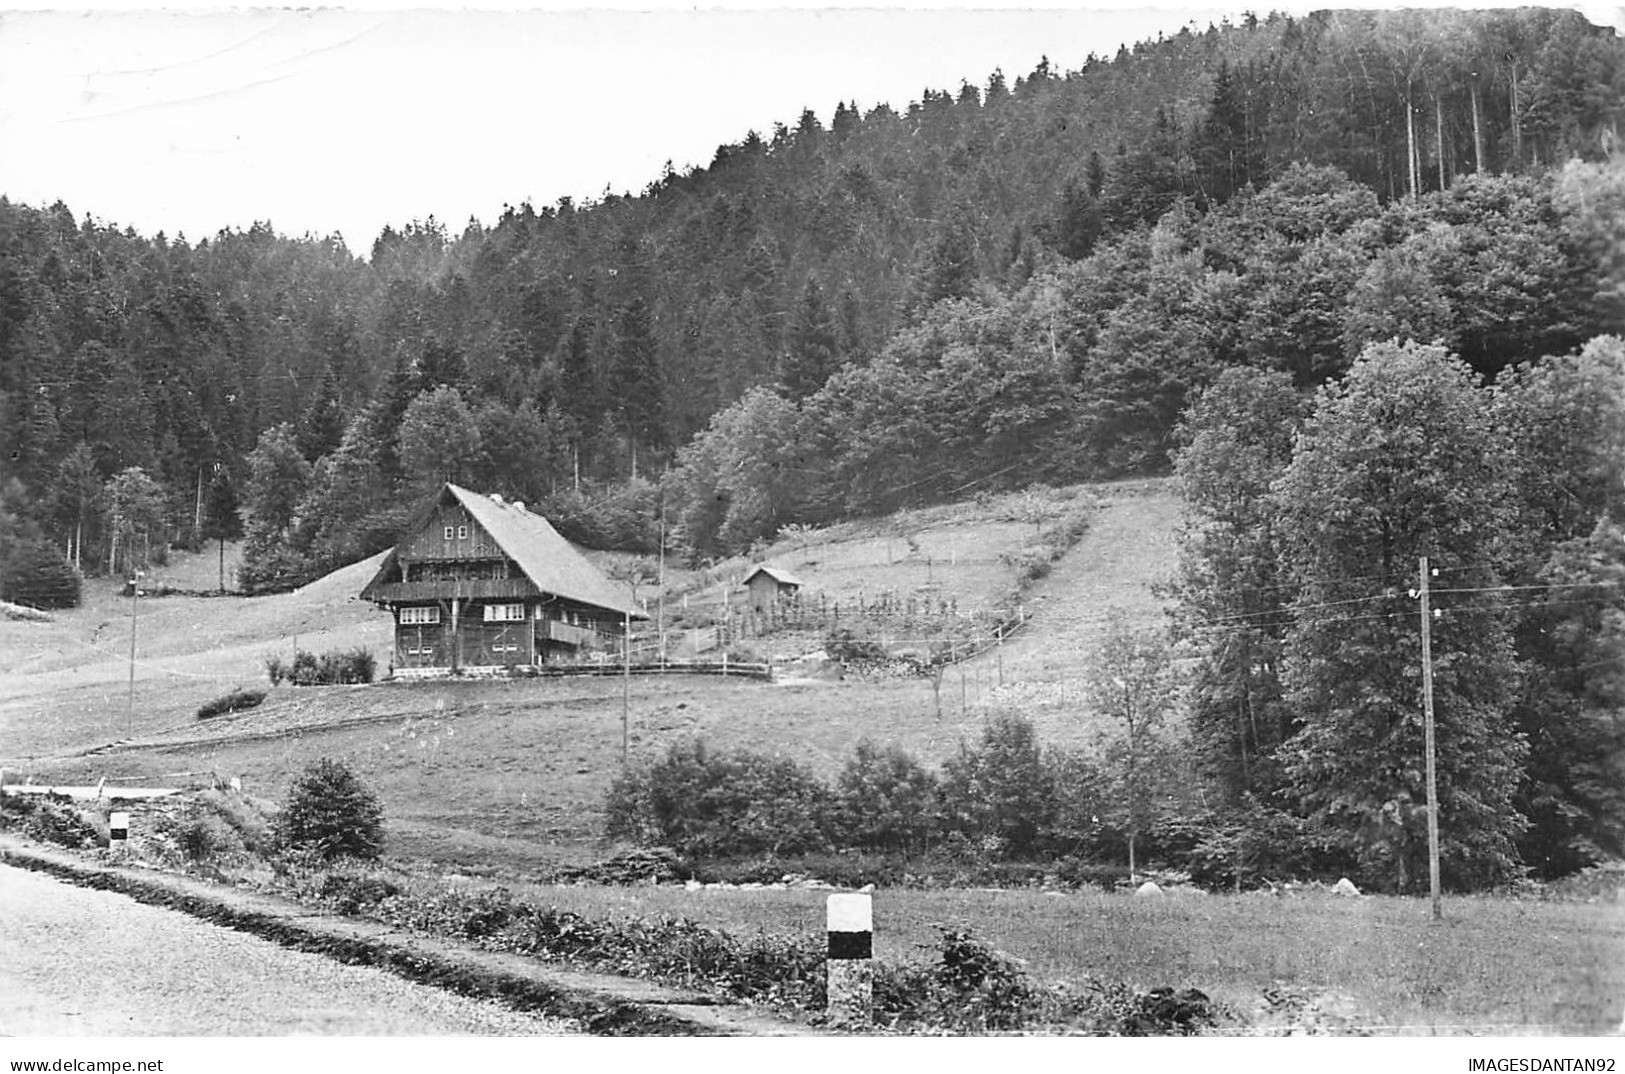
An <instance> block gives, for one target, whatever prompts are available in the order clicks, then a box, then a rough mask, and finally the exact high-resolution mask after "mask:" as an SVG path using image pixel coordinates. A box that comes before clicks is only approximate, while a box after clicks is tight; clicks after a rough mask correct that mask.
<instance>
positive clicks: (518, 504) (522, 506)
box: [513, 500, 529, 514]
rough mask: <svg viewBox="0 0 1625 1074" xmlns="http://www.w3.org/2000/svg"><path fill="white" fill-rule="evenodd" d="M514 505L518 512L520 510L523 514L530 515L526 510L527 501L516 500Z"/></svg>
mask: <svg viewBox="0 0 1625 1074" xmlns="http://www.w3.org/2000/svg"><path fill="white" fill-rule="evenodd" d="M513 505H514V508H515V509H516V510H518V511H519V512H520V513H521V514H528V513H529V512H527V511H526V510H525V501H524V500H515V501H514V502H513Z"/></svg>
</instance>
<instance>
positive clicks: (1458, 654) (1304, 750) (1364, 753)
mask: <svg viewBox="0 0 1625 1074" xmlns="http://www.w3.org/2000/svg"><path fill="white" fill-rule="evenodd" d="M1506 492H1507V489H1506V481H1505V474H1504V471H1503V468H1501V467H1500V466H1498V453H1497V451H1496V444H1495V438H1494V434H1493V428H1492V425H1491V421H1490V416H1489V412H1488V407H1487V405H1486V399H1485V396H1484V394H1483V393H1482V392H1481V391H1480V390H1479V388H1478V386H1477V384H1476V378H1475V376H1474V375H1473V373H1472V372H1471V371H1470V370H1469V369H1468V368H1466V366H1465V365H1464V364H1463V363H1462V362H1461V361H1460V360H1459V359H1457V358H1455V357H1453V356H1451V355H1450V354H1448V353H1447V352H1446V351H1445V350H1444V349H1443V348H1440V347H1431V346H1421V345H1417V344H1403V345H1401V344H1396V343H1387V344H1377V345H1374V346H1371V347H1369V348H1367V349H1366V350H1365V352H1364V353H1362V354H1361V355H1360V357H1359V359H1358V360H1357V361H1356V362H1355V363H1354V366H1353V367H1352V368H1351V369H1350V371H1349V373H1348V375H1347V376H1346V377H1344V378H1343V379H1342V380H1341V381H1339V382H1337V383H1334V384H1330V385H1327V386H1326V387H1325V388H1323V389H1322V390H1321V391H1320V392H1319V393H1318V394H1317V396H1316V400H1315V410H1314V413H1313V414H1312V416H1311V417H1310V418H1309V420H1308V423H1307V424H1306V426H1305V428H1304V431H1303V433H1302V435H1301V437H1300V438H1299V441H1298V444H1297V450H1296V452H1295V454H1294V457H1293V460H1292V463H1291V465H1290V466H1289V467H1288V468H1287V471H1286V473H1285V474H1284V475H1283V477H1282V478H1281V480H1280V482H1279V483H1278V485H1277V498H1278V506H1279V511H1280V519H1281V531H1282V532H1281V536H1282V546H1283V553H1284V559H1285V573H1286V576H1287V579H1288V580H1289V581H1290V582H1291V583H1292V584H1293V586H1294V592H1295V595H1296V599H1295V600H1294V602H1293V605H1292V614H1293V622H1292V625H1291V627H1290V628H1289V629H1288V631H1287V634H1286V638H1285V653H1284V663H1285V673H1286V676H1285V677H1286V687H1287V689H1286V701H1287V704H1288V705H1289V706H1291V708H1292V709H1293V710H1294V711H1295V713H1296V715H1297V716H1298V718H1299V719H1301V720H1302V721H1303V728H1302V730H1301V731H1299V732H1298V734H1297V735H1296V736H1295V737H1294V738H1293V740H1292V741H1291V743H1290V744H1289V746H1288V748H1287V761H1286V769H1287V777H1288V780H1289V782H1290V786H1291V790H1292V792H1293V794H1294V795H1295V797H1296V798H1297V800H1298V802H1299V803H1300V804H1301V806H1302V808H1304V809H1305V810H1307V811H1308V813H1309V814H1310V815H1311V816H1312V817H1314V818H1315V819H1317V820H1320V821H1323V822H1324V823H1325V824H1327V825H1328V826H1329V827H1330V828H1332V829H1333V830H1335V831H1338V832H1340V833H1341V836H1342V838H1343V839H1344V840H1345V841H1346V843H1347V845H1348V846H1349V847H1350V848H1351V849H1352V850H1354V851H1355V852H1356V853H1357V855H1358V857H1359V860H1360V861H1361V863H1362V866H1363V867H1364V870H1365V872H1366V874H1367V877H1368V880H1370V881H1372V882H1379V883H1384V884H1386V885H1387V886H1389V887H1392V888H1394V889H1397V890H1400V891H1407V890H1412V889H1413V887H1414V886H1415V885H1416V884H1417V883H1418V881H1419V878H1421V877H1424V876H1425V875H1426V862H1427V857H1426V851H1427V839H1426V828H1427V825H1426V788H1425V780H1424V764H1423V741H1422V740H1423V726H1422V725H1423V718H1422V710H1423V704H1422V696H1421V689H1420V687H1421V674H1420V661H1421V644H1420V628H1419V624H1418V619H1417V614H1416V610H1415V607H1414V605H1413V604H1412V603H1411V601H1409V600H1408V599H1406V596H1405V588H1406V586H1407V582H1408V580H1409V579H1411V578H1414V577H1415V572H1416V565H1417V561H1418V558H1419V557H1421V556H1427V557H1428V558H1429V560H1430V564H1431V565H1432V567H1434V568H1435V569H1437V570H1439V571H1440V572H1441V574H1440V577H1441V578H1443V579H1445V580H1446V582H1445V583H1441V588H1443V589H1447V590H1450V591H1453V593H1454V595H1452V596H1448V597H1447V596H1444V595H1442V594H1441V597H1440V599H1439V606H1440V608H1441V609H1442V611H1443V613H1444V614H1443V616H1442V618H1440V619H1439V620H1438V621H1437V622H1436V623H1434V638H1433V660H1434V676H1433V683H1434V707H1435V711H1436V713H1437V743H1438V750H1437V753H1438V766H1437V767H1438V788H1439V800H1440V829H1441V832H1442V853H1441V859H1442V865H1443V870H1444V874H1445V876H1446V878H1447V880H1448V882H1450V883H1452V884H1454V885H1461V886H1482V885H1484V884H1487V883H1490V882H1494V881H1496V880H1499V879H1503V878H1506V877H1509V876H1511V875H1513V874H1514V872H1515V870H1516V868H1517V857H1516V849H1515V841H1516V839H1517V837H1518V836H1519V834H1520V833H1521V832H1522V830H1523V828H1524V827H1525V824H1526V821H1525V819H1524V817H1523V816H1522V815H1521V814H1519V812H1518V811H1517V809H1516V805H1515V800H1514V791H1515V788H1516V787H1517V783H1518V778H1519V773H1520V771H1521V766H1522V764H1523V761H1524V758H1525V757H1526V755H1527V747H1526V744H1525V743H1524V740H1523V738H1522V736H1520V735H1519V734H1518V733H1517V732H1516V730H1515V728H1514V727H1513V725H1512V721H1511V719H1510V718H1509V717H1510V709H1511V706H1512V702H1513V699H1514V696H1515V695H1514V691H1515V689H1516V685H1517V683H1516V679H1515V675H1514V670H1513V669H1514V668H1515V659H1514V654H1513V650H1512V638H1511V631H1510V628H1509V623H1508V616H1507V613H1506V612H1505V610H1504V609H1502V608H1501V607H1500V606H1499V601H1498V599H1497V597H1496V594H1495V592H1494V590H1495V589H1496V587H1497V586H1498V585H1499V583H1500V580H1501V575H1500V572H1499V570H1498V569H1497V554H1498V551H1499V549H1500V547H1501V546H1502V542H1503V539H1504V536H1505V531H1506V526H1507V524H1508V519H1507V514H1506V511H1505V510H1504V508H1503V507H1502V504H1503V503H1504V500H1505V496H1506Z"/></svg>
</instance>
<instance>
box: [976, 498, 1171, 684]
mask: <svg viewBox="0 0 1625 1074" xmlns="http://www.w3.org/2000/svg"><path fill="white" fill-rule="evenodd" d="M1105 495H1106V497H1107V498H1108V500H1109V502H1108V504H1107V505H1106V506H1105V507H1103V508H1102V509H1101V510H1100V512H1099V513H1098V514H1097V515H1096V516H1095V519H1094V521H1093V523H1092V524H1091V525H1090V527H1089V532H1088V533H1086V534H1085V535H1084V537H1083V539H1082V540H1081V541H1079V542H1078V543H1077V545H1076V546H1074V547H1073V549H1072V550H1071V551H1070V552H1068V553H1067V554H1066V555H1065V556H1063V557H1062V558H1061V560H1060V562H1058V563H1056V564H1055V568H1054V570H1052V571H1051V572H1050V574H1049V576H1048V577H1047V578H1045V579H1043V581H1041V582H1039V583H1038V584H1037V585H1036V586H1034V587H1033V590H1032V593H1031V595H1030V597H1029V600H1028V604H1027V609H1028V610H1029V611H1030V612H1032V613H1033V618H1032V621H1031V622H1030V623H1029V624H1028V625H1027V627H1026V628H1025V629H1024V630H1023V631H1022V632H1021V634H1020V635H1019V636H1018V637H1016V638H1015V639H1013V640H1012V641H1011V643H1010V644H1009V645H1007V646H1006V647H1005V650H1004V654H1003V662H1004V681H1005V682H1006V683H1011V682H1015V681H1040V682H1042V681H1050V682H1053V681H1059V680H1067V679H1073V678H1076V677H1077V676H1078V675H1079V674H1080V673H1081V670H1082V664H1083V661H1084V659H1085V658H1086V656H1087V654H1088V653H1089V652H1090V651H1091V650H1092V649H1093V648H1094V647H1095V646H1096V645H1097V644H1098V643H1099V640H1100V638H1101V637H1102V635H1103V634H1104V632H1105V630H1106V629H1107V626H1108V625H1109V623H1110V622H1111V621H1112V618H1113V617H1114V616H1118V617H1121V618H1122V620H1123V621H1124V622H1126V623H1127V624H1129V625H1131V626H1155V625H1157V624H1158V623H1160V622H1161V618H1162V601H1160V600H1159V599H1158V598H1157V597H1156V596H1155V595H1154V594H1153V593H1152V586H1153V585H1155V584H1156V583H1158V582H1161V581H1163V580H1165V579H1167V578H1169V577H1171V576H1172V574H1173V571H1174V568H1175V566H1176V564H1177V560H1176V556H1177V545H1176V543H1175V527H1176V526H1177V524H1178V522H1179V513H1180V502H1179V495H1178V493H1177V492H1175V490H1174V486H1173V485H1172V483H1171V482H1168V481H1137V482H1132V483H1126V484H1123V485H1118V486H1114V487H1112V488H1111V489H1110V490H1109V491H1107V492H1106V493H1105ZM996 659H997V657H996V656H984V657H982V658H981V661H980V662H981V664H982V665H983V666H984V667H985V666H987V665H988V664H989V663H990V662H993V661H995V660H996Z"/></svg>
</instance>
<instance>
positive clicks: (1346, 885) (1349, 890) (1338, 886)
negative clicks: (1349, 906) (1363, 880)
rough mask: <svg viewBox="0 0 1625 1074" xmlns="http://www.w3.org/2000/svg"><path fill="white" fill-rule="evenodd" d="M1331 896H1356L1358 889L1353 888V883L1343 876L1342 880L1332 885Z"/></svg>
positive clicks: (1358, 892)
mask: <svg viewBox="0 0 1625 1074" xmlns="http://www.w3.org/2000/svg"><path fill="white" fill-rule="evenodd" d="M1332 894H1333V895H1358V894H1360V889H1359V888H1357V887H1355V886H1354V881H1352V880H1350V879H1349V878H1348V877H1346V876H1345V877H1344V878H1343V879H1341V880H1339V881H1338V882H1337V883H1335V884H1333V885H1332Z"/></svg>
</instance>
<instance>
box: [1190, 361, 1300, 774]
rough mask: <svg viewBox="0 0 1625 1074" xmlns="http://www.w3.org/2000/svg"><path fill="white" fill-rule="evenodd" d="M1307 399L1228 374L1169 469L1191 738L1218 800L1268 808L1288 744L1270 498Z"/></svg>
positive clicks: (1282, 385) (1245, 371) (1285, 384)
mask: <svg viewBox="0 0 1625 1074" xmlns="http://www.w3.org/2000/svg"><path fill="white" fill-rule="evenodd" d="M1305 410H1306V400H1305V398H1304V396H1303V395H1302V394H1301V393H1299V392H1298V391H1297V390H1296V389H1295V388H1294V387H1293V386H1292V380H1291V378H1290V377H1288V376H1287V375H1286V374H1284V373H1271V372H1265V371H1262V370H1256V369H1250V368H1246V367H1237V368H1233V369H1227V370H1225V372H1223V373H1222V374H1220V375H1219V378H1218V379H1217V380H1216V381H1215V382H1214V384H1213V385H1212V387H1210V388H1208V390H1207V391H1205V392H1204V393H1202V396H1201V397H1200V398H1199V399H1198V400H1197V401H1196V402H1195V403H1194V404H1193V405H1192V406H1191V408H1190V410H1189V411H1188V412H1187V413H1186V416H1185V420H1184V422H1183V424H1182V425H1181V426H1180V437H1179V438H1180V440H1181V447H1180V450H1179V454H1178V458H1177V462H1176V464H1175V470H1176V473H1177V475H1178V477H1179V482H1180V490H1181V493H1182V498H1183V500H1184V504H1185V518H1184V524H1183V527H1182V528H1181V531H1180V572H1179V578H1178V581H1177V583H1176V587H1175V590H1176V593H1177V595H1178V597H1179V605H1178V617H1177V621H1178V623H1179V627H1180V630H1181V632H1182V633H1184V634H1185V635H1187V636H1188V638H1189V641H1190V644H1191V645H1192V646H1193V647H1194V650H1195V652H1196V654H1197V659H1196V661H1195V663H1194V666H1193V667H1192V670H1191V678H1190V690H1189V704H1190V721H1191V733H1192V736H1193V738H1194V739H1195V740H1196V742H1197V744H1198V748H1199V764H1200V766H1201V768H1202V769H1203V770H1204V772H1205V774H1206V775H1207V776H1208V778H1209V779H1210V780H1211V781H1212V782H1213V783H1214V784H1215V785H1216V787H1217V788H1218V790H1219V791H1220V793H1221V795H1222V797H1223V798H1224V799H1225V800H1227V801H1230V802H1236V801H1239V800H1240V799H1242V798H1243V797H1245V796H1247V795H1249V794H1252V795H1259V796H1262V797H1266V798H1268V797H1269V796H1271V795H1273V793H1274V792H1275V791H1277V790H1279V789H1280V788H1281V786H1282V778H1281V772H1280V759H1279V757H1278V752H1277V751H1278V750H1279V748H1280V746H1281V744H1282V743H1283V742H1285V741H1286V739H1287V738H1288V736H1289V735H1290V734H1291V731H1292V727H1293V721H1292V717H1291V710H1290V709H1288V708H1287V706H1286V705H1285V704H1284V701H1283V698H1282V694H1281V675H1280V666H1281V644H1282V640H1283V637H1284V634H1285V630H1286V625H1287V620H1288V616H1287V613H1286V605H1287V604H1288V602H1289V601H1290V600H1291V596H1292V595H1291V591H1290V588H1289V586H1288V585H1287V584H1286V583H1284V582H1283V581H1282V572H1281V562H1282V560H1281V547H1280V545H1281V538H1280V533H1279V526H1278V523H1277V519H1276V517H1275V510H1274V505H1273V503H1272V501H1271V500H1270V490H1271V487H1272V486H1273V485H1274V483H1275V482H1276V481H1277V480H1279V479H1280V477H1281V475H1282V474H1283V473H1285V471H1286V468H1287V466H1288V464H1290V463H1291V461H1292V442H1293V436H1294V434H1295V433H1296V431H1297V429H1298V427H1299V426H1300V425H1301V424H1302V422H1303V418H1304V412H1305Z"/></svg>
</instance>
